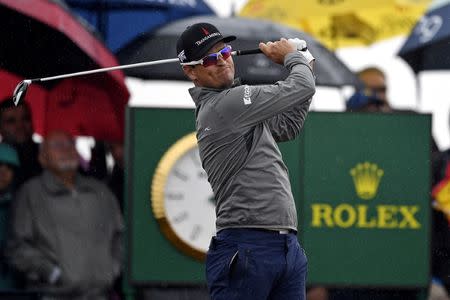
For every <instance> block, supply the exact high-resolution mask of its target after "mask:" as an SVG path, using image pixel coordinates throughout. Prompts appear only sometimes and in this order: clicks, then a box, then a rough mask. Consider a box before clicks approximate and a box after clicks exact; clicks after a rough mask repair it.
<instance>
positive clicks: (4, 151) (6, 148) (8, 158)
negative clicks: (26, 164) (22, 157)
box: [0, 143, 20, 167]
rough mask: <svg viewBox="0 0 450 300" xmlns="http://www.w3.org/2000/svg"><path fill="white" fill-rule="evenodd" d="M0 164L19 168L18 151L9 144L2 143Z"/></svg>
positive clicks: (0, 146)
mask: <svg viewBox="0 0 450 300" xmlns="http://www.w3.org/2000/svg"><path fill="white" fill-rule="evenodd" d="M0 163H4V164H8V165H11V166H14V167H19V166H20V162H19V156H18V155H17V152H16V150H15V149H14V148H13V147H11V146H10V145H8V144H4V143H0Z"/></svg>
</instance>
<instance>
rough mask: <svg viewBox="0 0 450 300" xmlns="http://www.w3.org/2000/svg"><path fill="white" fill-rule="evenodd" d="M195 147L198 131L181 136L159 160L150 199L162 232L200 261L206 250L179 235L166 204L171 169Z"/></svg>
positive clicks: (176, 245)
mask: <svg viewBox="0 0 450 300" xmlns="http://www.w3.org/2000/svg"><path fill="white" fill-rule="evenodd" d="M194 147H197V137H196V133H195V132H192V133H190V134H187V135H185V136H183V137H182V138H180V139H179V140H178V141H177V142H175V144H173V145H172V146H170V148H169V149H168V150H167V151H166V152H165V153H164V155H163V156H162V157H161V159H160V161H159V162H158V165H157V167H156V170H155V173H154V175H153V178H152V183H151V191H150V199H151V205H152V210H153V215H154V216H155V218H156V220H157V221H158V224H159V227H160V229H161V232H162V233H163V234H164V235H165V236H166V238H167V239H168V240H169V241H170V242H172V244H173V245H174V246H175V247H176V248H178V249H179V250H181V251H182V252H183V253H185V254H187V255H189V256H191V257H193V258H195V259H197V260H199V261H204V260H205V258H206V253H205V252H203V251H201V250H199V249H196V248H194V247H192V246H191V245H189V244H187V243H186V242H185V241H183V240H182V239H181V238H180V237H178V235H177V234H176V232H175V230H174V229H173V228H172V226H171V225H170V222H169V220H168V218H167V215H166V209H165V205H164V188H165V186H166V183H167V178H168V176H169V173H170V170H171V169H172V167H173V166H174V165H175V163H176V162H177V160H178V159H180V158H181V157H182V156H183V155H184V154H185V153H186V152H187V151H190V150H191V149H192V148H194Z"/></svg>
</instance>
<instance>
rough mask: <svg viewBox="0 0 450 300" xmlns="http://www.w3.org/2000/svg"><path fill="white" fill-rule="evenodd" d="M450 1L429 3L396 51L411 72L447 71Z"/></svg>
mask: <svg viewBox="0 0 450 300" xmlns="http://www.w3.org/2000/svg"><path fill="white" fill-rule="evenodd" d="M449 53H450V0H445V1H443V0H439V1H436V2H433V4H432V5H431V6H430V9H429V10H428V11H427V13H426V14H425V15H424V16H423V17H422V18H421V19H420V21H419V22H418V23H417V24H416V26H415V27H414V30H413V31H412V33H411V35H410V36H409V37H408V39H407V40H406V41H405V43H404V44H403V46H402V47H401V49H400V51H399V54H398V55H399V56H400V57H401V58H403V59H404V60H405V61H406V62H407V63H408V64H409V65H410V66H411V68H412V69H413V70H414V72H415V73H418V72H420V71H426V70H449V69H450V55H449Z"/></svg>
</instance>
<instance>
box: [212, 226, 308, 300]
mask: <svg viewBox="0 0 450 300" xmlns="http://www.w3.org/2000/svg"><path fill="white" fill-rule="evenodd" d="M306 273H307V259H306V255H305V252H304V251H303V249H302V247H301V246H300V244H299V243H298V240H297V236H296V235H295V234H294V233H288V234H280V233H279V232H275V231H274V232H271V231H267V230H259V229H224V230H221V231H220V232H219V233H218V234H217V236H215V237H213V238H212V239H211V244H210V246H209V250H208V253H207V256H206V279H207V284H208V290H209V293H210V295H211V299H212V300H239V299H245V300H250V299H251V300H305V299H306V296H305V282H306Z"/></svg>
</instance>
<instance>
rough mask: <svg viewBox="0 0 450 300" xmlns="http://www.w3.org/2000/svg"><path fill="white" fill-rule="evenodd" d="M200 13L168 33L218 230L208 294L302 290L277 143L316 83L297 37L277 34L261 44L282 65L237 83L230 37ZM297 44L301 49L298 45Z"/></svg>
mask: <svg viewBox="0 0 450 300" xmlns="http://www.w3.org/2000/svg"><path fill="white" fill-rule="evenodd" d="M235 38H236V37H234V36H229V37H223V36H222V34H221V33H220V32H219V31H218V30H217V28H216V27H215V26H213V25H211V24H208V23H198V24H194V25H192V26H190V27H188V28H187V29H186V30H185V31H184V32H183V33H182V34H181V36H180V37H179V39H178V42H177V53H178V58H179V60H180V62H181V65H182V68H183V71H184V73H185V74H186V75H187V76H188V77H189V78H190V80H191V81H192V82H193V83H194V85H195V87H193V88H191V89H189V92H190V94H191V96H192V99H193V100H194V102H195V106H196V110H195V116H196V128H197V140H198V146H199V151H200V157H201V161H202V164H203V168H204V169H205V170H206V173H207V174H208V180H209V182H210V184H211V186H212V189H213V191H214V195H215V199H216V203H217V206H216V215H217V221H216V229H217V234H216V236H214V237H213V238H212V240H211V243H210V246H209V250H208V254H207V258H206V277H207V284H208V289H209V292H210V295H211V298H212V299H213V300H219V299H220V300H233V299H245V300H250V299H255V300H265V299H271V300H276V299H277V300H291V299H292V300H293V299H295V300H299V299H305V280H306V270H307V260H306V256H305V253H304V251H303V249H302V247H301V246H300V245H299V243H298V240H297V236H296V233H297V212H296V208H295V203H294V199H293V196H292V192H291V185H290V183H289V177H288V169H287V168H286V165H285V164H284V162H283V160H282V157H281V153H280V150H279V149H278V146H277V143H278V142H283V141H289V140H292V139H294V138H295V137H296V136H297V135H298V134H299V132H300V130H301V128H302V126H303V123H304V121H305V118H306V115H307V112H308V108H309V105H310V102H311V98H312V96H313V95H314V92H315V84H314V76H313V72H312V63H313V60H314V58H313V57H312V55H311V54H310V53H309V51H307V50H306V51H298V46H300V45H301V48H303V47H305V46H306V43H305V42H304V41H300V40H298V39H297V40H296V42H297V43H294V42H292V41H288V40H286V39H281V40H279V41H276V42H268V43H260V44H259V48H260V49H261V51H262V52H263V53H264V54H265V55H266V56H267V57H268V58H269V59H271V60H272V61H273V62H275V63H278V64H284V66H285V67H286V68H287V69H288V70H289V71H290V74H289V76H288V77H287V78H286V80H284V81H279V82H277V83H275V84H273V85H262V86H249V85H240V84H239V81H238V80H235V79H234V63H233V58H232V56H231V51H232V49H231V46H229V45H228V44H227V43H228V42H230V41H232V40H234V39H235ZM301 48H300V49H301Z"/></svg>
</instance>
